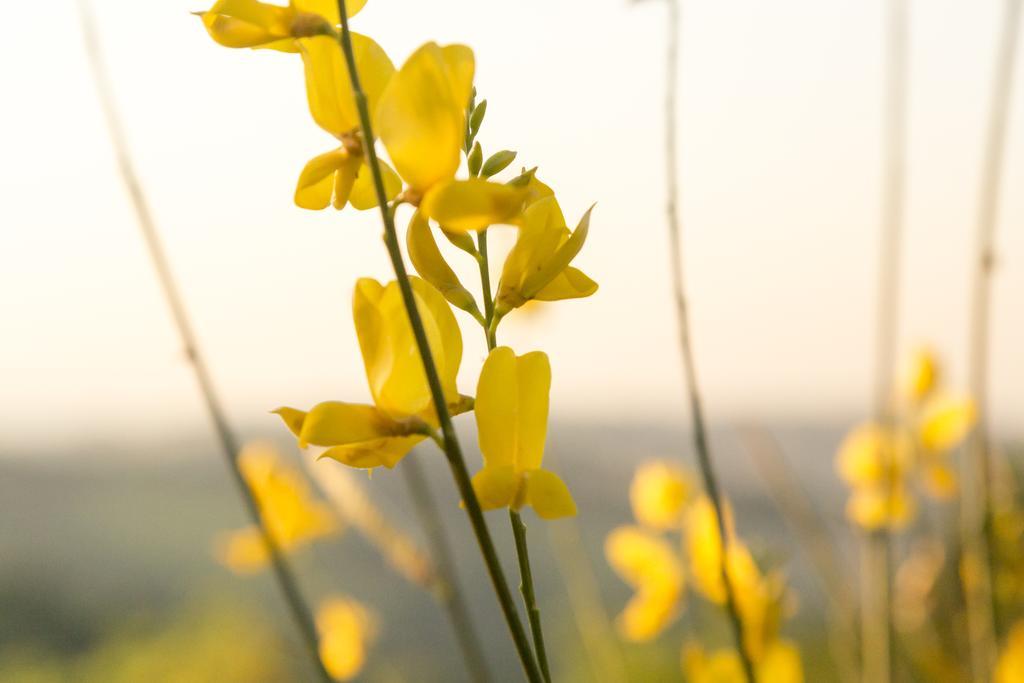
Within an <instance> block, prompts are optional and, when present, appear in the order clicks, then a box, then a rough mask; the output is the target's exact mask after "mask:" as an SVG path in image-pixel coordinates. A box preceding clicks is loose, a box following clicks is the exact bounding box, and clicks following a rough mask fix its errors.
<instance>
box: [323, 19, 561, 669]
mask: <svg viewBox="0 0 1024 683" xmlns="http://www.w3.org/2000/svg"><path fill="white" fill-rule="evenodd" d="M338 13H339V14H340V15H341V37H340V43H341V50H342V53H343V54H344V57H345V64H346V66H347V68H348V75H349V80H350V82H351V83H352V90H353V93H354V95H355V102H356V108H357V109H358V111H359V121H360V126H361V128H362V131H363V140H364V141H365V145H364V149H365V152H366V163H367V166H369V168H370V172H371V173H372V174H373V186H374V191H375V193H376V196H377V203H378V205H379V206H380V211H381V218H382V220H383V223H384V246H385V247H386V248H387V252H388V257H389V258H390V259H391V266H392V268H393V269H394V272H395V280H396V281H397V282H398V288H399V291H400V292H401V294H402V301H403V303H404V304H405V310H406V313H407V314H408V315H409V325H410V327H412V332H413V337H414V338H415V339H416V347H417V349H418V350H419V354H420V358H421V359H422V361H423V369H424V372H425V374H426V376H427V384H428V386H429V388H430V395H431V398H432V399H433V402H434V408H435V410H436V411H437V421H438V423H439V424H440V426H441V434H442V436H443V443H444V454H445V458H446V459H447V461H448V466H449V468H450V469H451V472H452V477H453V478H454V479H455V485H456V487H457V488H458V490H459V494H460V495H461V496H462V500H463V502H464V504H465V506H466V513H467V514H468V516H469V520H470V524H471V525H472V527H473V533H474V534H475V535H476V540H477V544H478V545H479V546H480V552H481V554H482V555H483V559H484V564H485V565H486V566H487V571H488V574H489V576H490V579H491V584H492V585H493V587H494V592H495V594H496V595H497V598H498V603H499V605H500V606H501V611H502V613H503V614H504V616H505V622H506V623H507V624H508V628H509V632H510V633H511V636H512V641H513V643H514V644H515V648H516V652H517V654H518V655H519V660H520V662H521V664H522V666H523V671H524V673H525V674H526V677H527V678H528V679H529V680H530V681H531V683H540V681H541V680H542V679H541V677H540V672H539V670H538V668H537V663H536V661H534V658H533V652H532V651H531V650H530V643H529V641H528V640H527V636H526V631H525V630H524V629H523V624H522V622H521V621H520V619H519V613H518V612H517V611H516V607H515V602H514V601H513V599H512V593H511V591H510V590H509V588H508V582H507V580H506V579H505V572H504V571H503V570H502V568H501V561H500V560H499V559H498V553H497V551H496V550H495V548H494V541H493V540H492V539H491V533H490V530H489V529H488V528H487V522H486V520H484V515H483V510H481V508H480V501H479V500H477V497H476V493H475V492H474V491H473V484H472V482H471V480H470V478H469V471H468V470H467V469H466V462H465V459H464V457H463V455H462V446H461V445H460V443H459V440H458V436H457V435H456V433H455V427H454V425H453V424H452V418H451V414H450V413H449V412H448V406H447V404H446V403H445V397H444V391H443V389H442V388H441V379H440V377H439V375H438V372H437V365H436V364H435V363H434V357H433V356H432V355H431V352H430V344H429V342H428V341H427V335H426V332H425V330H424V328H423V320H422V318H421V317H420V312H419V309H418V308H417V307H416V300H415V298H414V297H413V292H412V285H411V284H410V282H409V274H408V273H407V272H406V269H405V262H404V261H403V259H402V251H401V248H400V246H399V242H398V232H397V230H396V229H395V217H394V213H393V212H392V210H391V208H390V207H389V206H388V200H387V193H386V192H385V191H384V178H383V175H382V173H381V167H380V161H379V160H378V158H377V150H376V148H375V147H374V144H373V142H374V140H375V138H374V135H373V124H372V122H371V121H370V110H369V107H368V105H367V101H366V93H365V92H363V89H362V85H361V84H360V81H359V72H358V71H357V70H356V61H355V55H354V53H353V51H352V38H351V34H350V33H349V27H348V12H347V9H346V7H345V0H338Z"/></svg>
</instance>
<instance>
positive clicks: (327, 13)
mask: <svg viewBox="0 0 1024 683" xmlns="http://www.w3.org/2000/svg"><path fill="white" fill-rule="evenodd" d="M291 4H292V6H293V7H295V9H297V10H299V11H302V12H311V13H313V14H319V15H320V16H322V17H323V18H324V19H326V20H327V21H328V22H330V24H331V25H332V26H337V25H338V24H339V23H341V16H340V15H339V14H338V0H291ZM365 6H366V0H345V11H346V14H348V18H349V19H351V18H352V17H354V16H355V15H356V14H358V13H359V10H361V9H363V7H365Z"/></svg>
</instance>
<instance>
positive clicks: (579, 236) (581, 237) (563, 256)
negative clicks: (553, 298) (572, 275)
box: [522, 207, 594, 299]
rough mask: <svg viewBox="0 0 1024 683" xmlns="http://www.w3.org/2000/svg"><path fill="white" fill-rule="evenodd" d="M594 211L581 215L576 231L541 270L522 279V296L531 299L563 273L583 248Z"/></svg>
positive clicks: (589, 210) (591, 209) (590, 209)
mask: <svg viewBox="0 0 1024 683" xmlns="http://www.w3.org/2000/svg"><path fill="white" fill-rule="evenodd" d="M593 210H594V207H590V208H589V209H587V212H586V213H585V214H583V218H581V219H580V222H579V224H578V225H577V226H576V229H575V230H574V231H573V232H572V235H571V236H570V237H569V239H567V240H566V241H565V242H564V243H563V244H562V245H561V246H559V247H558V250H557V251H556V252H555V253H554V255H552V257H551V258H550V259H548V260H546V261H545V262H544V264H543V266H542V267H541V268H539V269H538V270H536V271H534V272H532V273H529V274H528V275H527V276H526V278H524V279H523V284H522V290H523V296H525V297H526V298H528V299H531V298H533V297H534V296H536V295H537V293H538V292H540V290H542V289H543V288H544V287H545V286H547V284H548V283H549V282H551V281H552V280H553V279H555V277H556V276H557V275H558V274H559V273H561V272H562V271H564V270H565V269H566V268H567V267H568V266H569V263H571V262H572V260H573V259H574V258H576V255H577V254H578V253H579V252H580V249H582V248H583V243H584V242H585V241H586V239H587V233H588V232H589V231H590V213H591V211H593Z"/></svg>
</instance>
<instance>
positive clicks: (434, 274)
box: [406, 211, 483, 321]
mask: <svg viewBox="0 0 1024 683" xmlns="http://www.w3.org/2000/svg"><path fill="white" fill-rule="evenodd" d="M406 245H407V247H408V251H409V260H410V261H412V265H413V266H414V267H415V268H416V272H418V273H419V274H420V277H422V278H423V279H424V280H426V281H427V282H429V283H430V284H431V285H433V286H434V287H435V288H437V290H438V291H440V292H441V294H443V295H444V298H445V299H447V300H448V301H449V302H451V304H452V305H453V306H456V307H458V308H461V309H462V310H464V311H466V312H467V313H469V314H470V315H472V316H473V317H474V318H476V319H477V320H479V321H483V316H481V315H480V309H479V308H477V305H476V300H475V299H474V298H473V295H472V294H470V292H469V290H467V289H466V288H465V287H463V286H462V282H460V281H459V277H458V276H457V275H456V274H455V271H453V270H452V269H451V266H449V265H448V262H447V261H445V260H444V256H442V255H441V250H440V249H438V247H437V242H436V241H435V240H434V234H433V233H432V232H431V231H430V225H429V224H428V223H427V219H426V218H424V217H423V214H422V213H420V212H419V211H417V212H415V213H414V214H413V216H412V220H410V221H409V231H408V233H407V234H406Z"/></svg>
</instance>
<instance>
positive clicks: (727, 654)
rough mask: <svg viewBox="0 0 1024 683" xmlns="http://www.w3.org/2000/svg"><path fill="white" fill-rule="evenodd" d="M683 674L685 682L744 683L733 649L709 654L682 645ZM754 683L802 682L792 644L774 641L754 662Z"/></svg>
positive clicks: (801, 672) (800, 667) (795, 650)
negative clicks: (755, 679)
mask: <svg viewBox="0 0 1024 683" xmlns="http://www.w3.org/2000/svg"><path fill="white" fill-rule="evenodd" d="M682 664H683V673H684V674H685V675H686V680H687V681H688V683H744V681H746V680H747V678H746V676H745V675H744V673H743V665H742V664H741V663H740V658H739V655H738V654H737V653H736V651H735V650H716V651H715V652H712V653H710V654H708V653H706V652H705V651H704V649H703V648H702V647H700V646H699V645H695V644H690V645H687V646H686V647H684V648H683V656H682ZM755 669H756V671H755V674H756V676H757V680H758V683H802V682H803V680H804V671H803V664H802V663H801V661H800V651H799V650H798V649H797V647H796V645H795V644H793V643H791V642H789V641H786V640H777V641H775V642H774V643H772V644H771V646H770V647H769V648H768V650H767V651H765V653H764V655H763V657H762V658H761V659H760V660H759V661H757V663H756V664H755Z"/></svg>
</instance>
